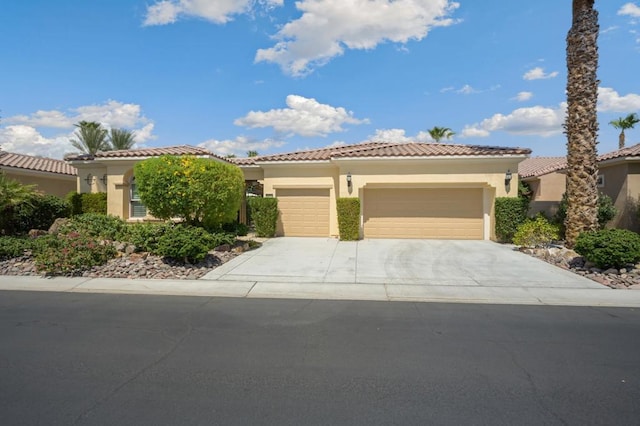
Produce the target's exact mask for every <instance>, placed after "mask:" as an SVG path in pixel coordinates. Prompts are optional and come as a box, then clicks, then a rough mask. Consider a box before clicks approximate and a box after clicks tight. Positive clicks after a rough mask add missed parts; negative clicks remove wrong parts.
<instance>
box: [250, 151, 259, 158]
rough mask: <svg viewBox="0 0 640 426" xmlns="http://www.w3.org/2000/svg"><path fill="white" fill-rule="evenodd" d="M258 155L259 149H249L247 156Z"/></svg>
mask: <svg viewBox="0 0 640 426" xmlns="http://www.w3.org/2000/svg"><path fill="white" fill-rule="evenodd" d="M257 156H258V151H254V150H249V151H247V157H257Z"/></svg>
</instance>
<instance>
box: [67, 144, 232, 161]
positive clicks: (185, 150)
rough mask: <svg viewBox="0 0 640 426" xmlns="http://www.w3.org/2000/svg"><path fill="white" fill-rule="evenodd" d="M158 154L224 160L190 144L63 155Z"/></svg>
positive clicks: (78, 157)
mask: <svg viewBox="0 0 640 426" xmlns="http://www.w3.org/2000/svg"><path fill="white" fill-rule="evenodd" d="M160 155H206V156H211V157H216V158H219V159H221V160H225V161H226V159H225V158H223V157H220V156H218V155H216V154H214V153H212V152H211V151H209V150H207V149H205V148H199V147H195V146H190V145H180V146H167V147H160V148H141V149H124V150H119V151H98V152H97V153H96V155H94V156H91V155H88V154H70V155H67V156H65V160H67V161H72V160H93V159H97V158H134V157H158V156H160Z"/></svg>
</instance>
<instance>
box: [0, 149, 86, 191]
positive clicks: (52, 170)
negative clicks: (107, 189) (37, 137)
mask: <svg viewBox="0 0 640 426" xmlns="http://www.w3.org/2000/svg"><path fill="white" fill-rule="evenodd" d="M0 171H2V172H3V173H4V174H5V176H7V177H8V178H11V179H14V180H17V181H18V182H20V183H22V184H23V185H36V189H37V190H38V191H40V192H42V193H44V194H52V195H57V196H58V197H64V196H65V195H67V194H68V193H69V192H71V191H75V190H76V185H77V171H76V169H75V167H73V166H72V165H70V164H68V163H66V162H65V161H62V160H54V159H52V158H43V157H34V156H31V155H25V154H14V153H11V152H5V151H0Z"/></svg>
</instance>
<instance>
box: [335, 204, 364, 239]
mask: <svg viewBox="0 0 640 426" xmlns="http://www.w3.org/2000/svg"><path fill="white" fill-rule="evenodd" d="M336 204H337V210H338V229H339V232H340V239H341V240H343V241H356V240H359V239H360V199H359V198H355V197H348V198H338V200H337V202H336Z"/></svg>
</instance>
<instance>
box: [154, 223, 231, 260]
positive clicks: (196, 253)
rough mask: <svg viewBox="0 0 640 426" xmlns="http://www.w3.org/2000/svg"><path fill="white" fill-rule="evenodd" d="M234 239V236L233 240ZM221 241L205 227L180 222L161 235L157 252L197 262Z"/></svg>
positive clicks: (161, 254)
mask: <svg viewBox="0 0 640 426" xmlns="http://www.w3.org/2000/svg"><path fill="white" fill-rule="evenodd" d="M225 235H226V234H225ZM233 240H234V238H233V237H232V240H231V241H232V242H233ZM219 242H220V238H219V237H217V236H215V235H213V234H211V233H209V232H207V231H206V230H205V229H203V228H199V227H195V226H190V225H182V224H180V225H175V226H173V227H171V228H169V229H167V230H166V232H165V233H164V234H163V235H162V236H160V238H159V239H158V246H157V249H156V253H155V254H158V255H160V256H167V257H172V258H175V259H182V260H184V261H185V262H188V263H197V262H199V261H201V260H202V259H204V258H205V256H206V255H207V253H208V252H209V250H211V249H212V248H214V247H216V246H217V245H219Z"/></svg>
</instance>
